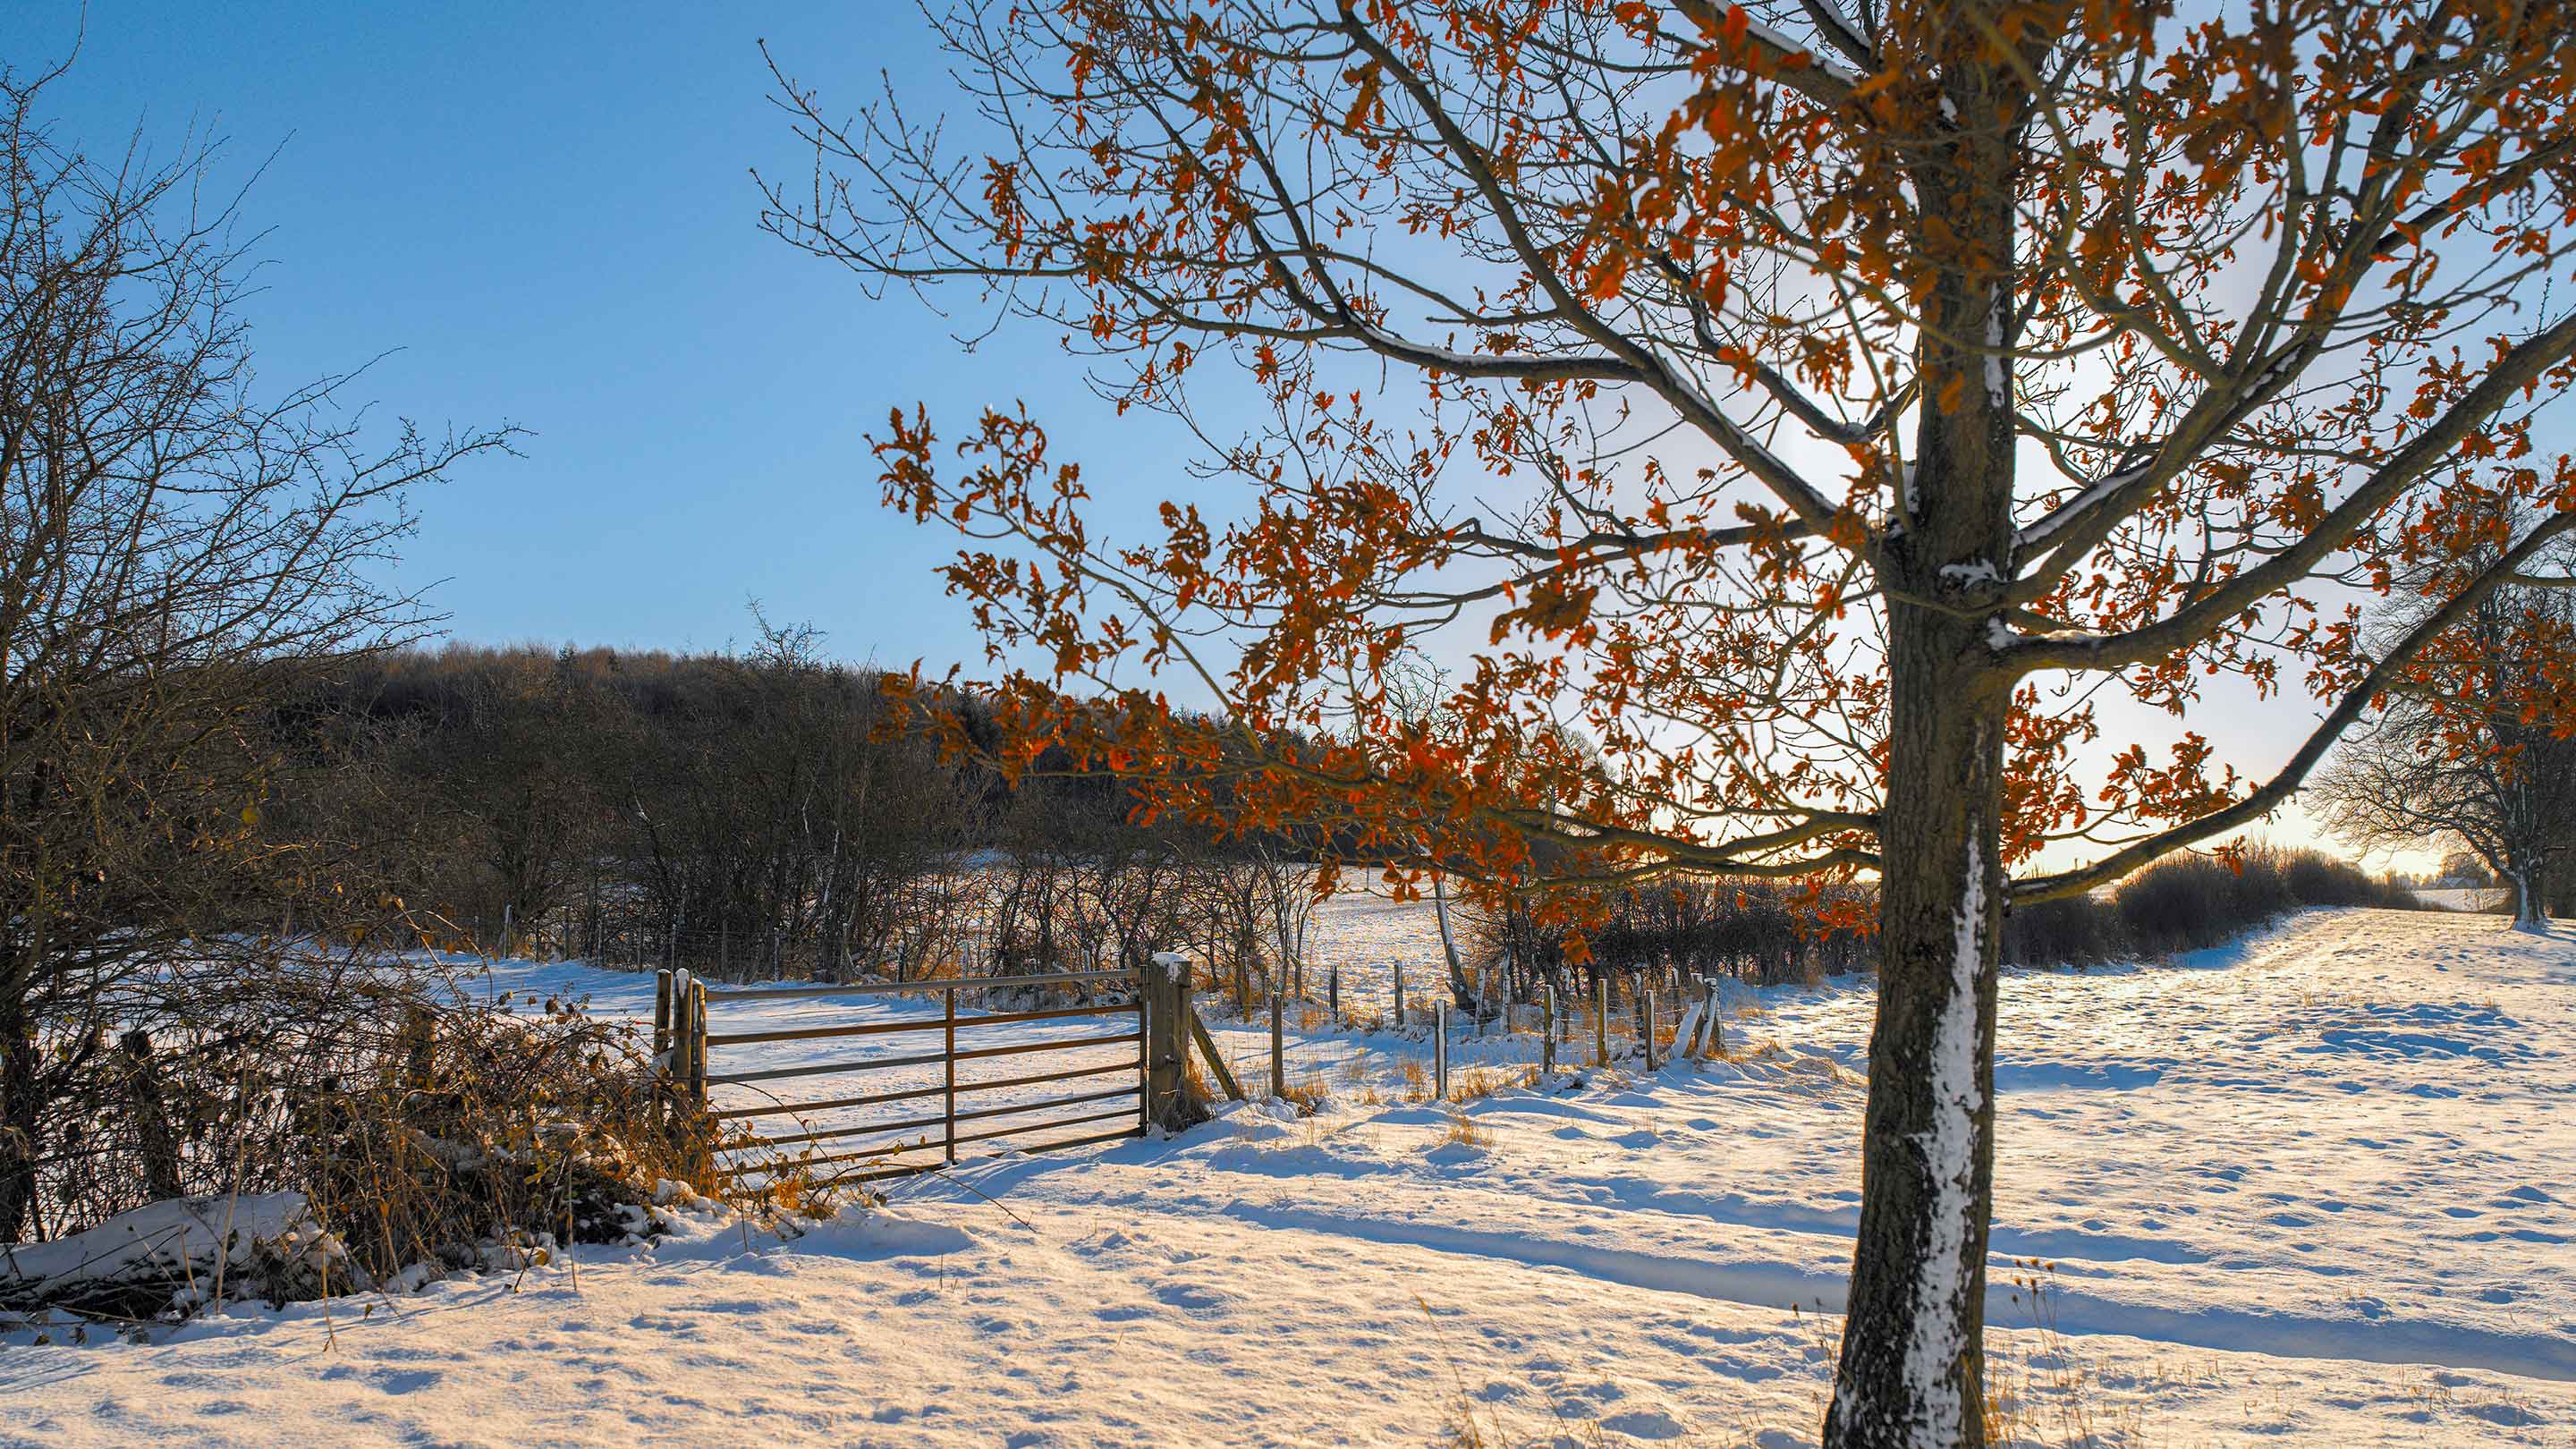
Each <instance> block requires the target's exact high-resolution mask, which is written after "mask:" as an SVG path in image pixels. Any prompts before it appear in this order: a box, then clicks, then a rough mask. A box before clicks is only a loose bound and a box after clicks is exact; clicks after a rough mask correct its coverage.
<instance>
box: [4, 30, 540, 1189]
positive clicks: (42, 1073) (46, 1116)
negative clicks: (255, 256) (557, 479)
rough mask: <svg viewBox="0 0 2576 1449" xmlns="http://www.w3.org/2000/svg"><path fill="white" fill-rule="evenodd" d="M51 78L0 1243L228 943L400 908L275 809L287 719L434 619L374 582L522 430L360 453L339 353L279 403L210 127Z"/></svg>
mask: <svg viewBox="0 0 2576 1449" xmlns="http://www.w3.org/2000/svg"><path fill="white" fill-rule="evenodd" d="M56 74H59V72H56ZM52 79H53V75H45V76H39V77H36V78H34V79H28V78H25V77H22V76H20V75H17V74H9V75H6V76H0V668H4V669H5V677H0V1239H6V1238H11V1237H16V1236H19V1235H21V1234H22V1233H23V1232H24V1231H25V1230H26V1228H27V1226H28V1224H29V1222H30V1217H31V1213H32V1212H33V1211H34V1210H35V1209H36V1207H37V1204H38V1193H39V1187H40V1177H41V1175H42V1171H43V1169H44V1167H45V1166H46V1165H47V1164H49V1163H59V1162H60V1161H61V1160H62V1155H63V1154H65V1153H70V1152H74V1151H77V1150H81V1149H80V1146H79V1144H77V1143H75V1142H73V1141H71V1140H70V1138H71V1137H72V1136H74V1135H76V1133H75V1131H74V1124H75V1123H76V1122H77V1120H78V1118H79V1112H78V1109H77V1106H76V1104H77V1102H78V1101H79V1100H80V1099H81V1097H82V1096H83V1094H94V1093H96V1092H98V1091H100V1090H102V1087H101V1081H102V1077H101V1073H102V1072H103V1071H104V1070H105V1069H106V1068H105V1064H104V1057H105V1054H106V1043H107V1042H108V1041H109V1040H110V1039H112V1038H119V1037H121V1035H122V1033H123V1032H125V1031H127V1030H132V1029H136V1028H149V1027H150V1026H151V1025H152V1024H153V1023H154V1022H155V1021H156V1020H158V1019H161V1018H162V1017H163V1016H164V1015H165V1014H166V1013H167V1012H168V1011H170V1010H174V1009H178V1008H179V1007H180V1006H182V1005H184V1000H185V998H184V996H183V995H181V993H183V992H184V991H185V989H186V987H187V985H188V984H189V983H190V982H192V981H195V980H197V979H198V977H199V971H200V969H202V968H204V967H206V966H207V965H208V963H219V964H220V966H221V968H222V970H221V972H220V974H221V975H224V976H226V977H230V978H238V977H240V976H241V975H242V974H243V973H246V972H260V971H283V970H291V969H294V968H296V967H297V966H298V965H299V964H302V963H309V962H311V961H313V960H314V959H316V958H317V957H319V956H321V955H323V954H324V953H326V952H327V951H328V950H329V949H330V948H331V947H332V946H333V945H335V944H337V945H342V946H345V945H347V944H349V943H350V942H352V941H354V940H356V939H359V938H361V937H363V936H365V935H366V934H367V933H368V932H369V931H370V930H375V931H382V930H384V929H386V928H387V926H388V924H389V923H390V922H392V921H394V920H398V919H399V910H398V908H396V906H395V903H393V902H391V901H390V900H388V899H387V898H385V897H384V896H382V895H381V894H380V893H378V892H376V891H373V890H371V889H368V888H367V887H366V885H365V884H364V882H363V880H362V879H361V878H360V877H359V876H358V875H357V874H356V873H355V862H354V861H353V860H352V858H351V857H350V855H349V854H348V853H347V852H345V851H342V850H339V849H336V848H335V842H334V841H332V840H330V839H328V838H308V839H305V840H301V841H298V842H296V843H295V844H292V845H287V844H281V843H279V842H277V841H275V840H273V839H271V838H270V837H269V835H268V833H267V832H264V831H263V830H262V829H261V824H260V822H261V812H262V810H263V809H264V808H265V807H266V806H267V804H268V803H269V802H270V800H271V798H272V796H273V795H275V794H276V793H277V792H279V791H281V790H284V789H288V788H291V786H292V785H293V783H294V777H293V774H292V772H291V770H290V769H289V762H288V761H286V760H285V759H284V758H283V757H282V756H281V753H280V752H279V750H278V749H277V748H276V747H275V745H274V743H273V742H272V741H271V739H270V738H269V737H268V735H267V732H266V730H265V728H264V724H265V720H266V717H267V714H268V711H269V710H270V708H271V707H272V705H273V704H274V703H275V702H277V701H280V700H282V699H284V698H286V697H287V696H288V695H289V694H290V693H291V692H292V691H293V690H294V689H295V688H296V687H297V686H298V685H299V684H300V683H301V682H303V681H306V680H309V679H310V678H312V677H313V675H314V674H315V673H316V672H317V671H319V670H321V669H323V668H325V667H326V666H327V665H328V663H329V662H330V661H334V660H336V659H340V658H345V657H346V656H348V655H349V654H351V653H353V652H364V651H367V650H371V649H377V648H382V647H384V646H386V645H387V644H389V643H392V642H394V641H397V640H400V639H403V638H405V637H408V636H410V635H412V634H414V633H415V632H416V631H417V630H418V629H419V628H421V627H422V625H423V622H424V619H425V615H424V613H423V610H422V607H421V604H420V601H419V600H418V599H417V598H415V597H414V596H412V595H410V594H407V593H404V592H401V591H399V590H396V589H391V588H388V587H387V586H385V585H384V584H383V583H381V582H380V578H381V573H382V570H381V569H380V568H379V565H381V564H383V563H384V562H385V561H386V560H387V559H388V558H389V557H390V551H391V549H392V547H393V545H394V543H395V541H396V540H398V539H399V538H401V537H402V536H403V534H404V533H405V532H406V531H407V530H408V529H409V527H410V526H411V515H410V513H409V512H408V511H407V509H406V507H405V505H404V502H403V499H404V496H405V494H406V492H407V491H408V490H410V489H412V488H414V487H416V486H418V485H420V484H423V483H426V482H429V481H432V480H434V479H436V478H438V477H439V475H440V474H441V473H442V472H444V471H445V470H446V469H447V468H449V467H450V466H451V465H452V464H454V463H455V462H457V461H458V460H459V459H461V458H464V457H466V456H468V455H470V454H474V453H478V452H483V451H486V450H490V449H495V448H501V447H503V446H505V443H506V435H505V434H503V433H492V432H486V433H475V434H471V435H467V436H463V437H457V436H449V437H446V438H444V439H435V440H433V439H429V438H425V437H423V436H421V435H420V434H418V433H417V432H415V431H414V430H413V429H412V428H411V427H410V426H409V425H408V424H406V425H405V426H404V427H403V428H402V430H401V432H400V435H399V437H398V438H397V439H396V440H395V441H394V442H393V444H392V446H391V447H390V448H387V449H384V450H382V451H378V452H368V451H362V445H361V441H360V438H359V436H358V432H357V428H356V425H355V424H354V423H353V422H349V421H346V420H344V419H343V418H342V417H340V416H339V415H337V414H336V413H335V412H334V411H333V404H334V403H335V401H336V399H337V395H338V393H339V391H340V390H341V388H342V387H343V386H344V385H345V383H346V381H347V379H345V378H335V379H328V380H325V381H323V382H321V383H318V384H315V385H313V386H310V387H305V388H302V389H299V390H296V391H293V392H290V393H288V394H286V395H285V396H284V397H282V398H277V399H267V398H263V397H262V396H261V395H260V394H259V393H258V392H257V391H256V390H255V389H254V387H253V385H252V376H251V368H250V345H249V336H248V333H247V330H246V328H245V325H244V323H243V320H242V317H241V311H240V303H241V300H242V296H243V286H244V283H243V270H244V269H243V257H242V253H241V251H240V249H239V247H238V245H237V244H236V243H235V242H234V241H233V240H232V239H231V228H232V224H233V221H234V211H233V210H232V208H231V206H230V205H218V206H215V207H212V208H211V209H209V208H207V207H205V206H204V205H203V196H204V194H205V193H204V186H205V184H206V183H207V181H208V179H209V178H208V170H207V168H208V162H209V160H210V155H211V153H210V151H209V150H208V149H207V148H205V147H192V148H191V149H189V150H187V151H186V152H185V153H184V154H182V155H181V156H180V157H179V158H178V159H177V160H175V161H170V162H166V163H165V162H156V161H154V160H153V159H151V158H150V157H149V156H148V155H147V154H146V153H145V152H144V151H143V150H141V149H140V147H139V145H138V146H137V147H134V148H131V149H129V150H128V151H127V152H126V153H125V154H123V155H121V156H113V157H109V158H106V159H104V160H100V159H94V158H92V157H91V156H89V155H87V154H85V153H84V152H82V151H81V150H80V149H78V148H77V147H75V146H72V145H69V144H67V143H65V142H64V141H63V140H61V139H60V138H59V137H57V136H56V135H55V134H54V132H53V131H52V130H51V129H50V128H48V127H47V126H46V125H45V124H43V123H42V121H41V120H40V118H39V114H38V110H37V105H38V101H39V98H40V96H41V94H42V92H43V90H44V87H45V85H46V84H47V83H48V82H49V81H50V80H52ZM174 997H176V998H178V999H176V1000H174V999H173V998H174Z"/></svg>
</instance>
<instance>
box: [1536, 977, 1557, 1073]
mask: <svg viewBox="0 0 2576 1449" xmlns="http://www.w3.org/2000/svg"><path fill="white" fill-rule="evenodd" d="M1542 991H1543V992H1544V994H1543V995H1541V996H1540V997H1539V999H1538V1000H1539V1008H1538V1069H1539V1070H1540V1071H1541V1072H1551V1073H1552V1072H1554V1071H1555V1070H1556V988H1555V987H1553V986H1548V987H1544V988H1542Z"/></svg>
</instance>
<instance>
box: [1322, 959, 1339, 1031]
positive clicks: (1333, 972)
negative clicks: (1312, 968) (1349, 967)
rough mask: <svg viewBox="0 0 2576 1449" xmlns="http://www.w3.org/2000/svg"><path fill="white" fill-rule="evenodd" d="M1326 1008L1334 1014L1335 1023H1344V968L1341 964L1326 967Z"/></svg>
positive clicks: (1336, 1024) (1337, 1024)
mask: <svg viewBox="0 0 2576 1449" xmlns="http://www.w3.org/2000/svg"><path fill="white" fill-rule="evenodd" d="M1324 1009H1325V1010H1326V1011H1329V1012H1331V1013H1332V1014H1333V1025H1334V1026H1336V1027H1339V1026H1340V1025H1341V1024H1342V968H1341V967H1340V966H1339V965H1333V966H1327V967H1325V968H1324Z"/></svg>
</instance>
